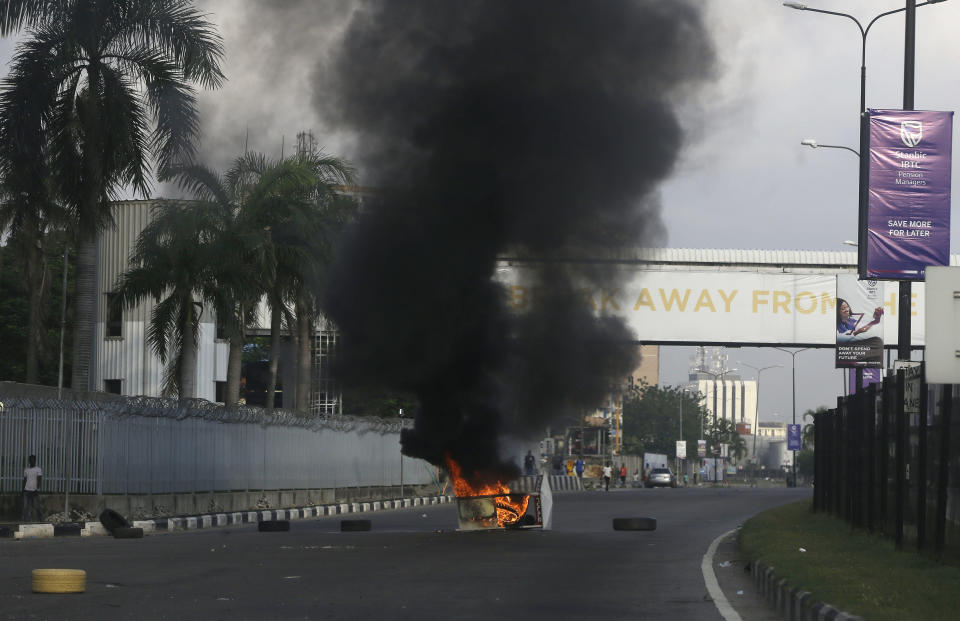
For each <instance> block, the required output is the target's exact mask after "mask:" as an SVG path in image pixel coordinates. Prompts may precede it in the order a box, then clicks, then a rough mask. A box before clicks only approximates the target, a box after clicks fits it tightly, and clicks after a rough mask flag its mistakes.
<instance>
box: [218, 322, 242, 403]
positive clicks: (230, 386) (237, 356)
mask: <svg viewBox="0 0 960 621" xmlns="http://www.w3.org/2000/svg"><path fill="white" fill-rule="evenodd" d="M240 315H241V317H240V321H239V324H240V325H239V326H236V328H235V329H234V330H232V331H231V334H230V353H229V354H228V355H227V394H225V395H224V396H223V403H224V405H225V406H226V407H228V408H235V407H237V404H238V403H240V375H241V374H242V371H243V341H244V334H243V324H244V320H243V311H240Z"/></svg>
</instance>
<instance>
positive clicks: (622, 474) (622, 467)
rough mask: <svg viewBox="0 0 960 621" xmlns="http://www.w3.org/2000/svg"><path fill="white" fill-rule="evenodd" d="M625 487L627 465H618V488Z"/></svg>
mask: <svg viewBox="0 0 960 621" xmlns="http://www.w3.org/2000/svg"><path fill="white" fill-rule="evenodd" d="M626 486H627V464H620V487H626Z"/></svg>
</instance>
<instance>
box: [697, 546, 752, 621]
mask: <svg viewBox="0 0 960 621" xmlns="http://www.w3.org/2000/svg"><path fill="white" fill-rule="evenodd" d="M735 532H737V529H733V530H729V531H727V532H725V533H723V534H722V535H720V536H719V537H717V538H716V539H714V540H713V542H712V543H711V544H710V547H709V548H707V553H706V554H704V555H703V561H701V563H700V571H702V572H703V582H704V584H706V585H707V593H709V594H710V598H711V599H712V600H713V603H714V604H716V605H717V610H718V611H719V612H720V616H721V617H723V618H724V619H725V621H743V619H741V618H740V615H739V614H738V613H737V611H736V610H734V609H733V606H731V605H730V602H729V601H727V597H726V596H725V595H724V594H723V591H721V590H720V583H719V582H717V575H716V574H715V573H713V556H714V554H716V553H717V546H718V545H720V541H721V540H723V538H724V537H727V536H728V535H730V534H732V533H735Z"/></svg>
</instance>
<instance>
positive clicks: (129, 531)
mask: <svg viewBox="0 0 960 621" xmlns="http://www.w3.org/2000/svg"><path fill="white" fill-rule="evenodd" d="M113 536H114V538H115V539H143V529H142V528H139V527H133V526H121V527H120V528H117V529H114V531H113Z"/></svg>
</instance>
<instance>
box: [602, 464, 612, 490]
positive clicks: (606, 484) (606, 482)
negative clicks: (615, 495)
mask: <svg viewBox="0 0 960 621" xmlns="http://www.w3.org/2000/svg"><path fill="white" fill-rule="evenodd" d="M612 476H613V468H611V467H610V464H605V465H604V466H603V489H604V490H605V491H608V492H609V491H610V477H612Z"/></svg>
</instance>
